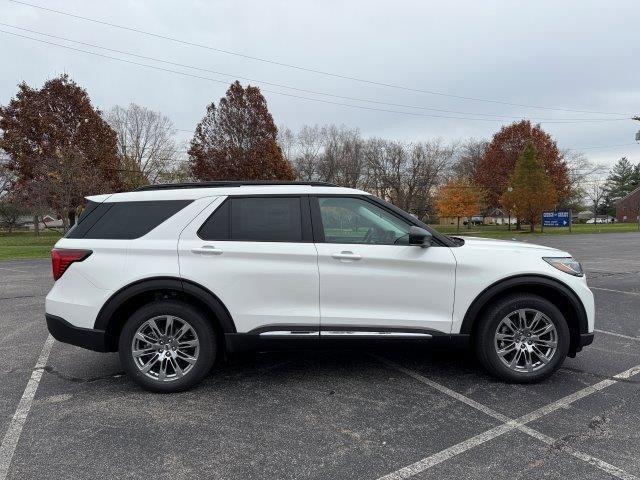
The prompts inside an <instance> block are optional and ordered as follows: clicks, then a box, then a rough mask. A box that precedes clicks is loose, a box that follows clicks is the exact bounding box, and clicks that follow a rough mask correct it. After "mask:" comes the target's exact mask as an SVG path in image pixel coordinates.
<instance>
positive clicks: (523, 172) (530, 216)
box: [501, 143, 557, 232]
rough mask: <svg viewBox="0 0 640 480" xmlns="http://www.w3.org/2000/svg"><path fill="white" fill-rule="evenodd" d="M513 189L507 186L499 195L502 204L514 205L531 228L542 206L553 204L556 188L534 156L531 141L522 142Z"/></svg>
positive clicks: (554, 202)
mask: <svg viewBox="0 0 640 480" xmlns="http://www.w3.org/2000/svg"><path fill="white" fill-rule="evenodd" d="M509 184H510V185H511V187H512V190H506V191H505V192H504V193H503V194H502V197H501V203H502V205H513V207H514V210H515V212H516V215H517V216H518V218H520V219H523V220H525V221H526V222H528V223H529V225H530V229H531V231H532V232H533V231H534V228H535V225H536V224H537V223H538V222H539V221H540V218H541V216H542V212H543V211H544V210H547V209H550V208H553V207H554V206H555V204H556V200H557V192H556V188H555V187H554V185H553V183H552V181H551V177H550V175H548V174H547V173H546V172H545V169H544V166H543V165H542V162H540V161H539V160H538V159H537V153H536V149H535V146H534V145H533V143H528V144H526V145H525V147H524V149H523V151H522V153H521V154H520V157H519V158H518V161H517V162H516V165H515V168H514V170H513V173H512V175H511V177H510V178H509Z"/></svg>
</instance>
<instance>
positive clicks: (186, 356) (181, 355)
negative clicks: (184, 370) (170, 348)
mask: <svg viewBox="0 0 640 480" xmlns="http://www.w3.org/2000/svg"><path fill="white" fill-rule="evenodd" d="M176 357H177V358H179V359H180V360H184V361H185V362H187V363H190V364H194V363H196V360H197V358H195V357H192V356H191V355H189V354H187V353H184V352H183V351H182V350H176Z"/></svg>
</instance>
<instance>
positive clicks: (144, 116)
mask: <svg viewBox="0 0 640 480" xmlns="http://www.w3.org/2000/svg"><path fill="white" fill-rule="evenodd" d="M106 119H107V122H108V123H109V125H110V126H111V128H113V130H114V131H115V132H116V135H117V139H118V156H119V157H120V165H121V168H120V179H121V182H122V184H123V187H124V189H125V190H133V189H135V188H137V187H140V186H142V185H147V184H149V183H160V182H161V181H162V180H163V179H165V178H166V177H167V176H168V175H169V173H170V172H171V171H172V170H173V169H175V168H176V167H177V165H178V164H179V159H178V157H179V153H178V149H177V147H176V143H175V140H174V136H175V133H176V131H175V129H174V127H173V123H172V122H171V120H170V119H169V118H168V117H166V116H165V115H162V114H161V113H160V112H154V111H153V110H150V109H148V108H146V107H141V106H139V105H136V104H135V103H132V104H130V105H129V106H128V107H127V108H123V107H120V106H115V107H113V108H112V109H111V110H110V111H109V113H108V114H107V116H106Z"/></svg>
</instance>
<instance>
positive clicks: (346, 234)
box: [318, 197, 410, 245]
mask: <svg viewBox="0 0 640 480" xmlns="http://www.w3.org/2000/svg"><path fill="white" fill-rule="evenodd" d="M318 202H319V204H320V216H321V217H322V227H323V229H324V239H325V242H326V243H361V244H370V245H408V244H409V228H410V225H409V224H408V223H407V222H405V221H404V220H401V219H400V218H398V217H396V216H395V215H392V214H391V213H388V212H387V211H386V210H383V209H382V208H380V207H378V206H376V205H374V204H372V203H370V202H367V201H365V200H361V199H359V198H351V197H320V198H318Z"/></svg>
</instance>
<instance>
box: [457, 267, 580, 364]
mask: <svg viewBox="0 0 640 480" xmlns="http://www.w3.org/2000/svg"><path fill="white" fill-rule="evenodd" d="M510 293H530V294H534V295H539V296H541V297H543V298H545V299H547V300H549V301H550V302H551V303H553V304H554V305H555V306H556V307H558V309H560V311H561V312H562V314H563V315H564V317H565V319H566V320H567V323H568V326H569V331H570V333H571V339H570V340H571V343H570V346H569V355H570V356H573V355H575V353H576V352H578V351H580V349H581V346H580V334H582V333H587V332H588V320H587V313H586V311H585V308H584V305H583V304H582V301H581V300H580V299H579V298H578V296H577V295H576V294H575V293H574V292H573V291H572V290H571V288H570V287H569V286H567V285H566V284H564V283H562V282H561V281H559V280H556V279H555V278H551V277H547V276H544V275H516V276H513V277H508V278H505V279H502V280H499V281H497V282H495V283H493V284H491V285H490V286H488V287H487V288H485V289H484V290H483V291H482V292H481V293H480V294H479V295H478V296H477V297H476V298H475V299H474V301H473V302H472V303H471V306H470V307H469V308H468V309H467V312H466V313H465V315H464V318H463V320H462V325H461V327H460V333H463V334H470V335H471V337H472V338H473V337H474V335H475V332H476V329H477V327H478V326H479V325H480V319H481V318H482V315H483V313H484V311H485V309H486V308H487V307H488V306H489V305H491V304H492V302H493V301H494V300H496V299H497V298H500V297H501V296H504V295H506V294H510Z"/></svg>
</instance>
